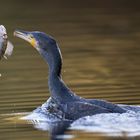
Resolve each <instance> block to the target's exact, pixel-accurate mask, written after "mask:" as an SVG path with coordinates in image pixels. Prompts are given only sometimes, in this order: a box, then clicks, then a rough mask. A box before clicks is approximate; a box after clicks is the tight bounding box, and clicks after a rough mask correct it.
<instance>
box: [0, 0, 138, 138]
mask: <svg viewBox="0 0 140 140" xmlns="http://www.w3.org/2000/svg"><path fill="white" fill-rule="evenodd" d="M137 5H138V4H137V3H132V2H129V1H128V3H127V5H125V4H124V3H119V2H115V3H113V2H111V1H110V3H103V2H102V3H100V2H98V1H94V2H92V1H90V0H88V1H86V2H84V1H83V2H81V1H77V2H75V1H73V0H72V1H70V2H66V1H53V2H48V1H43V0H42V1H33V0H31V1H30V2H29V1H20V2H19V1H18V0H13V1H8V0H3V1H1V4H0V21H1V23H0V24H4V25H5V26H6V28H7V31H9V33H8V35H9V38H10V40H11V41H12V42H13V44H14V46H15V50H14V53H13V55H12V57H11V58H10V59H9V60H8V61H7V60H2V61H1V62H0V73H1V76H0V114H1V115H0V118H1V119H0V139H6V140H11V139H13V140H16V139H17V140H19V139H26V140H28V139H29V140H40V139H42V140H43V139H45V140H46V139H49V133H48V132H46V131H41V130H38V129H37V128H34V127H33V125H32V124H31V123H28V122H26V121H23V120H19V118H20V117H21V116H24V115H25V114H24V113H26V112H27V113H28V112H30V111H32V110H33V109H35V108H36V107H37V106H39V105H41V104H42V103H44V102H45V101H46V99H48V97H49V92H48V86H47V77H48V75H47V73H48V67H47V65H46V64H45V62H44V61H43V60H42V58H41V57H40V55H39V54H38V53H37V52H36V51H35V50H34V49H33V48H32V47H31V46H30V45H29V44H28V43H26V42H25V41H23V40H20V39H18V38H15V37H13V31H14V29H16V28H20V29H24V30H40V31H44V32H46V33H48V34H50V35H52V36H54V37H55V38H56V39H57V41H58V43H59V45H60V48H61V51H62V55H63V59H64V60H63V79H64V81H65V82H66V83H67V84H68V86H69V87H70V88H71V89H72V90H73V91H74V92H75V93H76V94H78V95H79V96H82V97H85V98H97V99H106V100H108V101H111V102H114V103H121V104H131V105H139V104H140V78H139V77H140V65H139V60H140V47H139V44H140V41H139V38H140V24H139V23H140V20H139V16H140V11H139V7H138V6H137ZM17 113H18V114H17ZM65 133H66V134H67V135H66V136H67V137H69V138H71V139H80V140H81V139H97V140H102V139H104V140H114V139H139V135H136V136H131V137H129V136H128V135H126V134H125V133H124V135H122V136H120V135H116V136H112V135H111V136H108V135H107V136H106V135H103V134H102V133H100V132H92V131H90V130H89V129H87V131H85V130H84V131H83V130H74V129H72V130H68V131H66V132H65Z"/></svg>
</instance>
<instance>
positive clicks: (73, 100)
mask: <svg viewBox="0 0 140 140" xmlns="http://www.w3.org/2000/svg"><path fill="white" fill-rule="evenodd" d="M14 35H15V36H16V37H19V38H21V39H24V40H26V41H27V42H29V43H30V44H31V45H32V46H33V47H34V48H35V49H36V50H37V51H38V52H39V53H40V55H41V56H42V57H43V58H44V60H45V61H46V62H47V63H48V66H49V78H48V86H49V91H50V94H51V97H50V98H49V99H48V101H47V102H46V103H44V104H43V105H42V107H41V108H42V110H45V111H46V112H50V113H52V114H55V115H57V116H58V117H59V118H60V117H61V118H65V119H69V120H76V119H78V118H81V117H83V116H88V115H94V114H99V113H124V112H126V110H125V109H123V108H122V107H120V106H118V105H116V104H113V103H110V102H107V101H104V100H96V99H84V98H82V97H79V96H77V95H76V94H74V93H73V92H72V91H71V90H70V89H69V88H68V87H67V86H66V84H65V83H64V81H63V80H62V77H61V68H62V55H61V52H60V49H59V47H58V44H57V42H56V41H55V39H54V38H53V37H51V36H49V35H47V34H45V33H44V32H39V31H33V32H28V31H22V30H16V31H15V32H14Z"/></svg>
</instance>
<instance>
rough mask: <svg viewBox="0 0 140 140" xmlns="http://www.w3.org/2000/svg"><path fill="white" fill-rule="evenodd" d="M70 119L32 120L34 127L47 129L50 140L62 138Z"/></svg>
mask: <svg viewBox="0 0 140 140" xmlns="http://www.w3.org/2000/svg"><path fill="white" fill-rule="evenodd" d="M71 123H72V121H69V120H65V121H57V122H32V124H33V126H34V128H36V129H38V130H41V131H47V132H48V133H49V138H50V140H58V139H59V140H63V139H64V138H65V137H66V136H67V135H66V134H65V132H66V131H69V130H68V129H67V128H68V127H69V126H70V124H71Z"/></svg>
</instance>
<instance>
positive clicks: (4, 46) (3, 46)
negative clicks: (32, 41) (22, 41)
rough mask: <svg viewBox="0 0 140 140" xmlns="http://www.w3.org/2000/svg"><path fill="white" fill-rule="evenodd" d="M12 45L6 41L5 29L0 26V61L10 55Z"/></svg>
mask: <svg viewBox="0 0 140 140" xmlns="http://www.w3.org/2000/svg"><path fill="white" fill-rule="evenodd" d="M13 48H14V46H13V44H12V43H11V42H10V41H9V40H8V36H7V32H6V28H5V27H4V26H3V25H0V59H1V58H3V57H4V58H5V59H7V58H8V57H9V56H11V55H12V52H13Z"/></svg>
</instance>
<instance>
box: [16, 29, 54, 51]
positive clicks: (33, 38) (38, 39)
mask: <svg viewBox="0 0 140 140" xmlns="http://www.w3.org/2000/svg"><path fill="white" fill-rule="evenodd" d="M14 35H15V36H16V37H19V38H21V39H24V40H26V41H27V42H29V43H30V44H31V45H32V47H34V48H36V49H37V50H38V51H39V52H42V51H45V52H49V51H50V50H52V49H54V48H55V46H56V45H55V44H56V41H55V40H54V39H53V38H52V37H51V36H49V35H47V34H45V33H43V32H39V31H33V32H28V31H22V30H16V31H15V32H14Z"/></svg>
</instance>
